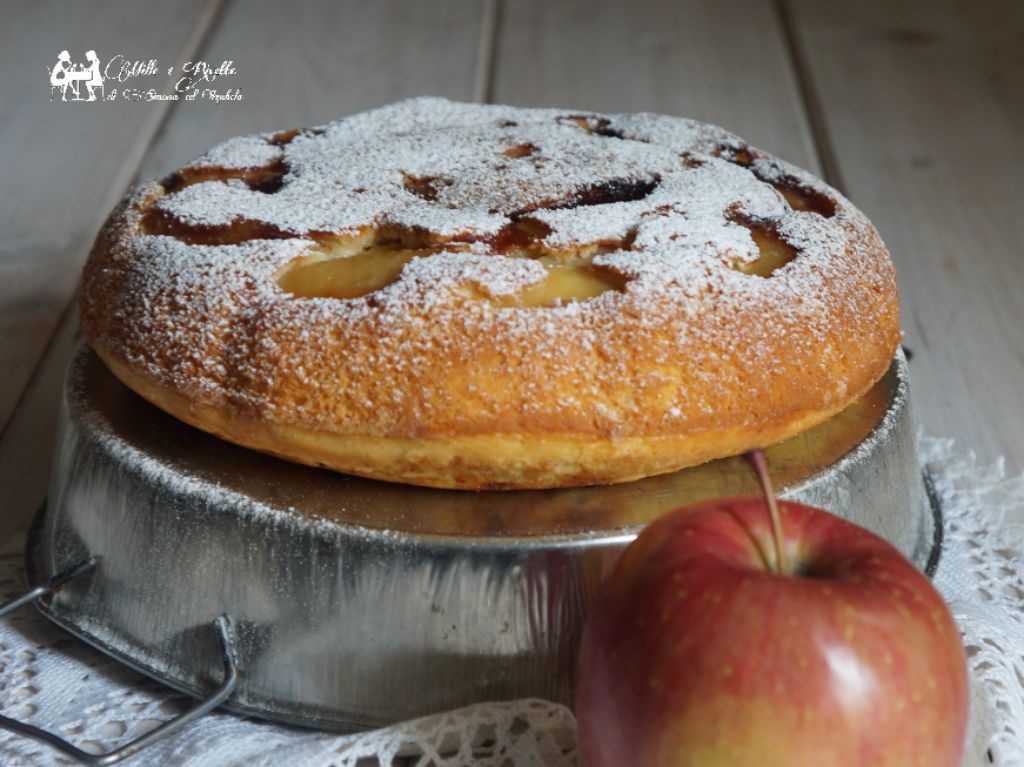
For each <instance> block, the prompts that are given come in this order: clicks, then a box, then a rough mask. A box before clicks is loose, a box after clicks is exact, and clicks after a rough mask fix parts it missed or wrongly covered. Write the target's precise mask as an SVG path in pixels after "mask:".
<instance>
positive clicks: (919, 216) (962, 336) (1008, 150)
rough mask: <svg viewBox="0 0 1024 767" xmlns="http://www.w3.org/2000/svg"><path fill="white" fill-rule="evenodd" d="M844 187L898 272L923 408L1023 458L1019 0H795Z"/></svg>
mask: <svg viewBox="0 0 1024 767" xmlns="http://www.w3.org/2000/svg"><path fill="white" fill-rule="evenodd" d="M787 7H788V8H789V13H788V14H787V15H788V18H790V19H791V27H792V30H793V33H794V34H793V36H794V39H795V41H796V44H797V46H798V49H799V51H800V58H801V60H802V61H804V62H805V63H806V71H807V74H808V77H809V81H810V82H811V83H812V86H813V89H814V91H815V94H816V98H815V101H816V102H818V103H819V104H820V109H821V122H822V124H823V125H824V126H825V128H826V130H827V131H828V134H829V138H830V143H831V145H832V146H833V147H834V149H833V153H834V155H835V158H834V159H835V165H836V168H837V169H838V173H839V175H840V178H841V181H842V184H843V185H844V187H845V189H846V192H847V194H848V195H849V196H850V197H851V199H853V200H854V201H855V202H856V203H857V204H858V205H859V206H860V207H861V208H862V209H863V210H864V211H865V212H866V213H867V214H868V215H869V216H870V217H871V218H872V220H873V221H874V222H875V224H876V225H877V227H878V229H879V231H880V232H881V233H882V236H883V238H884V239H885V240H886V242H887V244H888V246H889V249H890V251H891V252H892V255H893V259H894V261H895V262H896V266H897V269H898V272H899V278H900V286H901V290H902V293H903V318H904V319H903V324H904V328H905V330H906V333H907V345H908V346H909V347H910V348H911V349H912V350H913V351H914V357H913V360H912V362H911V374H912V378H913V388H914V400H915V402H914V404H915V407H916V410H917V415H918V417H919V419H920V421H921V422H922V423H923V424H924V426H925V427H926V428H927V429H928V430H929V431H930V432H932V433H934V434H938V435H945V436H952V437H955V438H956V439H957V440H958V442H960V443H961V445H962V446H963V448H964V449H967V448H971V449H975V450H976V451H977V452H978V454H979V456H980V457H981V458H982V459H983V460H985V461H991V460H994V459H995V458H996V457H997V456H999V455H1003V456H1005V457H1006V458H1007V464H1008V468H1009V469H1010V470H1011V471H1013V472H1017V471H1020V470H1021V469H1022V468H1024V440H1022V439H1021V434H1022V433H1024V344H1022V341H1021V332H1022V327H1024V216H1022V215H1021V211H1022V210H1024V177H1022V175H1021V173H1020V171H1019V169H1018V168H1017V165H1018V163H1017V162H1016V159H1015V158H1016V157H1017V156H1018V154H1019V151H1020V137H1021V135H1024V99H1022V98H1021V94H1022V93H1024V58H1022V57H1021V56H1020V50H1021V49H1020V41H1021V39H1024V5H1021V4H1020V3H1019V2H1015V0H1001V1H995V2H990V3H961V2H956V1H955V0H940V1H939V2H932V0H903V1H902V2H898V3H893V2H889V1H888V0H866V1H865V2H859V3H819V2H815V1H814V0H790V2H789V4H788V6H787Z"/></svg>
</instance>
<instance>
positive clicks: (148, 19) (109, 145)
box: [0, 0, 216, 429]
mask: <svg viewBox="0 0 1024 767" xmlns="http://www.w3.org/2000/svg"><path fill="white" fill-rule="evenodd" d="M215 10H216V4H205V3H203V2H202V0H187V1H186V2H183V3H179V4H173V3H156V2H152V3H135V2H117V3H106V4H104V5H93V4H81V3H72V4H68V3H63V2H56V1H51V2H38V3H25V4H23V5H21V6H19V8H18V10H17V12H16V13H11V14H7V16H6V18H5V22H4V24H2V25H0V50H3V51H4V61H5V62H7V63H8V64H9V66H6V67H5V75H4V77H3V78H0V104H3V105H4V117H3V119H2V120H0V156H2V157H3V166H4V171H3V173H2V174H0V201H2V203H0V369H2V370H3V371H4V375H3V376H2V377H0V429H2V428H3V427H4V425H5V424H6V423H7V421H8V419H9V417H10V415H11V412H12V411H13V409H14V407H15V404H16V402H17V400H18V398H19V396H21V393H22V391H23V389H24V386H25V383H26V382H27V381H28V379H29V376H30V375H31V373H32V370H33V368H34V367H35V366H36V363H37V362H38V361H39V358H40V356H41V355H42V353H43V350H44V349H45V347H46V343H47V340H48V339H49V337H50V334H51V333H52V332H53V329H54V327H55V326H56V324H57V322H58V319H59V317H60V315H61V313H62V312H63V310H64V307H65V306H66V305H67V302H68V299H69V298H70V296H71V293H72V291H73V290H74V288H75V284H76V283H77V280H78V269H79V267H80V265H81V263H82V261H83V260H84V258H85V254H86V252H87V251H88V248H89V245H90V244H91V242H92V238H93V236H94V235H95V232H96V229H97V227H98V226H99V223H100V221H101V220H102V219H103V217H104V216H105V215H106V214H107V212H108V211H109V210H110V207H111V206H112V205H113V203H114V200H115V199H116V197H117V196H118V195H120V193H121V191H122V189H123V188H124V186H125V185H126V184H127V182H128V180H129V178H131V174H132V173H133V172H134V170H135V166H136V164H137V162H138V159H139V157H140V156H141V155H142V153H143V151H144V150H145V147H146V146H147V145H148V144H149V142H150V140H151V138H152V136H153V134H154V132H155V131H156V128H157V126H158V125H159V122H160V120H161V119H162V118H163V116H164V114H165V113H166V110H167V105H166V103H161V102H148V103H141V102H140V103H131V102H126V101H123V100H120V99H118V100H115V101H109V102H107V101H97V102H96V103H62V102H60V101H59V99H58V100H57V101H56V102H51V101H50V87H49V82H48V79H49V77H48V74H47V72H46V70H48V69H49V68H50V67H52V66H53V65H54V64H56V62H57V54H58V52H60V51H61V50H62V49H65V48H66V49H68V52H69V54H70V57H71V61H72V62H78V63H85V53H86V49H87V48H90V49H94V50H95V51H96V54H97V57H98V58H99V59H100V61H101V62H102V63H103V64H104V65H105V64H106V63H107V62H108V61H109V60H110V59H112V58H113V57H114V56H115V55H116V54H119V53H120V54H121V55H123V56H126V57H128V58H130V59H133V60H134V59H138V60H149V59H157V60H158V61H159V62H160V63H161V65H162V67H169V66H172V65H177V64H180V63H182V62H183V61H184V60H185V59H186V58H187V57H188V56H189V55H190V54H191V52H192V51H193V50H194V48H195V47H196V45H197V44H198V37H199V36H200V35H201V34H202V31H203V29H204V26H205V25H206V23H207V22H208V21H209V20H210V18H212V15H213V13H214V11H215ZM171 82H172V78H171V77H168V76H167V75H166V74H161V75H159V76H156V77H151V78H146V79H145V83H146V87H147V88H149V87H152V88H155V89H156V90H158V91H161V90H164V89H166V88H167V87H168V85H169V83H171ZM118 85H120V84H119V83H116V82H114V83H109V82H108V83H107V92H108V93H109V92H110V91H111V88H113V87H117V86H118ZM82 95H83V96H84V95H85V92H84V90H83V92H82Z"/></svg>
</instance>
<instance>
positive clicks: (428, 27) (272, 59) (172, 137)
mask: <svg viewBox="0 0 1024 767" xmlns="http://www.w3.org/2000/svg"><path fill="white" fill-rule="evenodd" d="M486 11H487V4H485V3H466V2H463V0H444V2H435V3H430V4H429V7H428V4H406V3H402V2H399V1H398V0H387V1H386V2H376V3H361V2H357V1H356V0H352V1H351V2H345V3H337V2H329V0H320V2H315V3H314V2H310V3H305V4H303V5H301V6H296V5H294V4H285V5H281V4H279V3H274V2H271V1H270V0H263V1H262V2H260V3H245V4H242V3H239V4H234V5H231V6H230V7H229V8H228V9H227V10H226V11H225V13H224V15H223V17H222V18H221V20H220V22H219V23H218V25H217V28H216V29H215V31H214V32H213V33H212V34H211V35H210V37H209V40H208V42H207V44H206V45H205V46H204V47H203V49H202V51H201V52H200V53H199V55H198V56H197V58H201V59H203V60H205V61H208V62H210V63H213V64H219V63H220V62H221V61H223V60H226V59H234V60H235V67H236V69H237V72H238V74H237V76H236V77H235V78H232V82H231V87H238V88H240V89H241V90H242V93H243V95H244V96H245V98H244V100H243V101H241V102H233V103H225V104H221V105H215V104H211V103H203V102H195V103H187V104H186V103H179V104H178V105H176V106H175V108H174V111H173V113H172V115H171V117H170V118H169V119H168V120H167V122H166V124H165V126H164V128H163V129H162V130H161V132H160V135H159V137H158V138H157V140H156V141H155V142H154V144H153V146H152V149H151V151H150V153H149V156H147V157H146V159H145V162H143V163H142V167H141V171H140V172H139V173H138V176H139V177H142V178H145V177H158V176H160V175H163V174H165V173H167V172H168V171H170V170H172V169H173V168H175V167H177V166H178V165H181V164H183V163H184V162H187V161H188V160H189V159H191V158H192V157H194V156H196V155H198V154H200V153H201V152H203V151H205V150H206V149H208V148H210V147H211V146H212V145H214V144H215V143H217V142H218V141H221V140H223V139H225V138H228V137H230V136H233V135H237V134H240V133H252V132H256V131H263V130H274V129H279V128H286V127H290V126H298V125H311V124H317V123H322V122H326V121H328V120H330V119H333V118H335V117H339V116H342V115H344V114H348V113H351V112H356V111H359V110H362V109H367V108H370V107H373V106H377V105H381V104H384V103H387V102H389V101H394V100H396V99H400V98H404V97H407V96H413V95H418V94H423V93H430V94H435V95H444V96H449V97H452V98H459V99H464V100H469V99H472V98H473V93H474V87H477V88H479V87H480V86H479V85H478V84H477V85H475V83H478V82H479V81H480V75H479V74H478V72H479V70H480V68H481V62H480V61H478V59H479V58H480V57H481V56H484V57H486V56H488V55H489V51H490V48H489V44H481V41H480V40H479V33H480V30H481V28H482V27H485V26H486V23H487V19H486V16H487V13H486ZM342 43H343V44H342ZM484 81H486V78H484ZM120 193H121V189H120V187H119V188H118V190H117V195H120ZM108 197H109V195H108ZM105 204H106V205H107V207H108V208H109V206H111V205H113V200H108V201H107V202H106V203H105ZM103 212H104V214H105V213H106V210H104V211H103ZM90 236H91V234H90ZM74 276H75V277H77V274H76V275H74ZM65 303H66V298H65ZM77 338H78V324H77V313H76V311H75V309H74V306H73V305H72V306H70V307H69V308H68V310H67V311H66V312H65V314H64V316H63V321H62V323H61V326H60V329H59V331H58V332H57V334H56V335H55V336H54V338H53V340H52V341H51V343H50V347H49V349H48V350H47V354H46V356H45V358H44V359H43V361H42V363H41V364H40V365H39V367H38V369H37V370H36V372H35V374H34V376H33V378H32V381H31V384H30V385H29V387H28V389H27V391H26V395H25V397H24V399H23V401H22V402H21V403H20V404H19V407H18V409H17V412H16V413H15V415H14V417H13V418H12V420H11V422H10V424H9V427H8V428H7V430H6V432H5V433H4V434H3V437H2V439H0V508H3V509H4V515H3V516H2V517H0V537H2V536H3V535H5V534H10V533H12V532H14V531H16V530H21V529H24V527H25V526H26V525H27V524H28V520H29V518H30V516H31V514H32V513H33V512H34V511H35V509H36V508H38V507H39V505H40V503H41V502H42V499H43V497H44V495H45V492H46V484H47V479H48V476H49V470H50V456H51V454H52V451H53V437H54V429H55V424H56V417H57V408H58V403H59V398H60V388H61V378H62V376H63V371H64V368H65V366H66V364H67V361H68V359H69V358H70V356H71V354H72V352H73V350H74V348H75V346H76V343H77Z"/></svg>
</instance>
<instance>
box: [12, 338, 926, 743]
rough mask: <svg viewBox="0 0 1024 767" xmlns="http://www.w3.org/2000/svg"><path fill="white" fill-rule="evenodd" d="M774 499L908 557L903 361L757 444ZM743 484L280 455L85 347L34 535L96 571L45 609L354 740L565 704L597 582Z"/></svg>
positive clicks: (150, 658)
mask: <svg viewBox="0 0 1024 767" xmlns="http://www.w3.org/2000/svg"><path fill="white" fill-rule="evenodd" d="M767 453H768V458H769V461H770V464H771V466H772V471H773V475H774V478H775V481H776V484H777V485H778V486H779V488H780V492H781V494H782V495H783V496H784V497H786V498H791V499H795V500H801V501H805V502H808V503H812V504H815V505H819V506H823V507H825V508H828V509H830V510H832V511H834V512H836V513H838V514H840V515H842V516H844V517H846V518H847V519H850V520H851V521H853V522H856V523H858V524H860V525H863V526H864V527H867V528H869V529H871V530H873V531H875V532H876V533H878V534H880V535H882V536H883V537H885V538H887V539H888V540H889V541H890V542H892V543H893V544H894V545H895V546H896V547H897V548H899V549H900V550H901V551H902V552H903V553H905V554H906V555H907V556H908V557H910V558H911V559H913V560H914V561H915V562H916V563H917V564H918V565H919V566H924V564H925V561H926V559H927V558H928V557H929V555H930V554H931V552H932V543H933V541H932V538H933V534H934V533H935V531H936V527H935V524H934V520H933V517H932V513H931V509H930V506H929V502H928V497H927V493H926V490H925V487H924V484H923V480H922V476H921V473H920V468H919V466H918V462H917V456H916V452H915V427H914V422H913V418H912V415H911V411H910V401H909V387H908V380H907V368H906V362H905V360H904V358H903V356H902V354H898V355H897V357H896V358H895V359H894V361H893V363H892V366H891V368H890V369H889V371H888V373H887V374H886V375H885V376H884V378H883V379H882V380H881V381H880V382H879V383H878V384H877V385H876V386H875V387H874V388H873V389H872V390H871V391H870V392H869V393H868V394H867V395H865V396H864V397H863V398H861V399H860V400H859V401H858V402H856V403H854V404H853V405H851V406H850V407H849V408H848V409H847V410H845V411H844V412H843V413H841V414H840V415H838V416H836V417H835V418H833V419H831V420H830V421H828V422H827V423H825V424H823V425H821V426H819V427H816V428H815V429H812V430H810V431H808V432H806V433H804V434H801V435H799V436H797V437H795V438H793V439H791V440H788V441H787V442H785V443H782V444H780V445H777V446H775V447H773V448H771V449H769V450H768V451H767ZM754 492H758V490H757V485H756V481H755V479H754V476H753V473H752V471H751V470H750V469H749V467H748V466H747V465H746V463H745V461H744V460H743V459H742V458H731V459H723V460H720V461H714V462H712V463H709V464H706V465H704V466H700V467H696V468H693V469H687V470H684V471H681V472H678V473H675V474H671V475H665V476H661V477H653V478H649V479H646V480H642V481H639V482H634V483H630V484H626V485H616V486H609V487H593V488H576V489H565V490H545V491H515V492H481V493H471V492H464V491H443V490H431V489H424V488H416V487H410V486H403V485H395V484H388V483H383V482H375V481H371V480H363V479H358V478H354V477H348V476H343V475H339V474H334V473H331V472H328V471H324V470H319V469H313V468H308V467H305V466H299V465H296V464H291V463H287V462H284V461H281V460H278V459H275V458H271V457H267V456H264V455H261V454H257V453H254V452H251V451H248V450H245V449H243V448H240V447H236V446H234V445H231V444H228V443H225V442H222V441H220V440H218V439H216V438H214V437H211V436H209V435H207V434H205V433H203V432H200V431H198V430H196V429H193V428H191V427H189V426H186V425H184V424H182V423H180V422H178V421H176V420H174V419H173V418H171V417H170V416H167V415H165V414H164V413H163V412H161V411H159V410H158V409H156V408H155V407H153V406H151V405H149V404H148V403H147V402H145V401H144V400H142V399H141V398H140V397H138V396H136V395H135V394H134V393H133V392H131V391H130V390H128V389H127V388H126V387H124V386H123V385H122V384H121V383H120V382H119V381H118V380H117V379H116V378H114V376H113V375H112V374H111V373H110V372H109V371H108V370H107V369H106V367H105V366H104V365H103V364H102V362H100V361H99V359H98V358H97V357H96V356H95V355H94V354H93V352H92V351H90V350H89V349H87V348H84V347H83V348H82V349H81V350H79V352H78V354H77V355H76V357H75V359H74V361H73V362H72V364H71V367H70V369H69V372H68V376H67V380H66V384H65V393H64V402H63V407H62V412H61V417H60V425H59V434H58V446H57V452H56V461H55V468H54V473H53V478H52V484H51V487H50V493H49V502H48V504H47V506H46V508H45V510H43V512H41V516H40V518H39V519H38V520H37V524H36V527H35V530H34V533H33V536H32V539H31V542H30V576H31V577H32V578H33V579H34V581H35V582H36V583H41V582H45V581H46V580H47V579H49V578H52V577H54V576H55V575H57V574H58V573H61V572H64V571H66V570H67V569H68V568H69V567H72V566H74V565H76V564H78V563H80V562H82V561H83V560H86V559H89V558H96V560H97V564H96V565H95V566H94V567H93V568H92V569H91V570H90V571H88V572H86V573H84V574H82V575H78V576H77V577H75V578H73V579H72V580H70V581H69V582H67V583H66V584H64V585H63V587H62V588H61V589H60V590H59V591H57V592H56V593H54V594H53V595H52V597H51V598H50V600H49V601H48V602H45V603H42V604H40V609H42V610H43V612H44V613H45V614H46V615H47V616H48V617H50V618H51V619H52V620H54V621H56V622H57V623H58V624H60V625H62V626H64V627H65V628H67V629H68V630H70V631H72V632H73V633H75V634H76V635H78V636H80V637H82V638H83V639H85V640H86V641H88V642H90V643H91V644H94V645H96V646H97V647H99V648H100V649H102V650H104V651H105V652H107V653H110V654H112V655H114V656H116V657H118V658H120V659H121V660H123V661H125V662H126V663H128V664H129V665H132V666H135V667H136V668H139V669H141V670H142V671H144V672H146V673H148V674H150V675H152V676H154V677H156V678H158V679H160V680H161V681H163V682H165V683H167V684H169V685H170V686H172V687H174V688H177V689H180V690H183V691H187V692H193V693H198V692H200V691H202V690H204V689H208V688H209V687H210V686H211V685H215V684H216V683H217V681H218V680H219V679H220V677H221V674H222V671H221V669H222V666H223V649H222V648H221V646H220V645H219V644H218V638H217V635H216V632H215V631H214V630H213V628H212V625H213V622H214V620H215V619H216V618H217V617H218V616H221V615H226V616H228V617H229V619H230V621H231V625H232V627H233V633H234V637H235V639H234V641H235V652H236V655H237V661H238V667H239V678H238V683H237V686H236V687H235V689H234V691H233V693H232V694H231V697H230V698H229V700H228V705H229V707H230V708H233V709H235V710H238V711H242V712H245V713H249V714H255V715H258V716H262V717H266V718H274V719H280V720H284V721H289V722H293V723H300V724H305V725H311V726H315V727H320V728H329V729H338V730H351V729H358V728H365V727H371V726H375V725H381V724H385V723H389V722H393V721H398V720H402V719H407V718H410V717H415V716H418V715H422V714H426V713H431V712H436V711H441V710H446V709H450V708H454V707H458V706H462V705H466V704H469V703H472V702H477V701H482V700H495V699H511V698H518V697H540V698H546V699H549V700H554V701H561V702H565V703H571V701H572V691H573V671H574V660H575V650H576V647H577V644H578V641H579V636H580V632H581V630H582V627H583V623H584V619H585V616H586V613H587V608H588V605H589V604H590V602H591V600H592V598H593V596H594V594H595V591H596V589H597V586H598V583H599V581H600V580H601V578H602V576H603V575H604V573H605V572H606V571H607V570H608V568H609V567H610V565H611V563H612V562H613V561H614V560H615V558H616V556H617V554H618V552H619V551H620V550H621V549H622V548H623V547H624V546H625V545H626V544H628V543H629V541H631V540H632V539H633V538H634V537H635V535H636V533H637V532H638V531H639V529H640V528H641V527H642V526H643V525H644V524H645V523H647V522H648V521H650V520H652V519H654V518H655V517H657V516H658V515H660V514H661V513H663V512H665V511H668V510H670V509H673V508H675V507H677V506H680V505H683V504H687V503H692V502H694V501H697V500H700V499H702V498H710V497H715V496H723V495H736V494H741V493H754Z"/></svg>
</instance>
